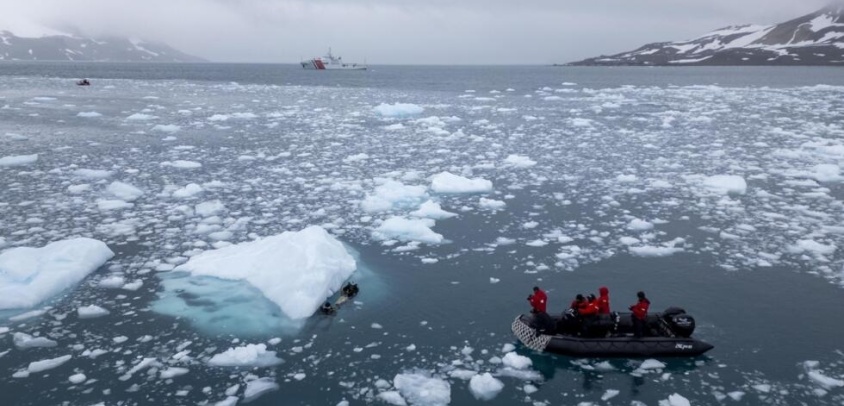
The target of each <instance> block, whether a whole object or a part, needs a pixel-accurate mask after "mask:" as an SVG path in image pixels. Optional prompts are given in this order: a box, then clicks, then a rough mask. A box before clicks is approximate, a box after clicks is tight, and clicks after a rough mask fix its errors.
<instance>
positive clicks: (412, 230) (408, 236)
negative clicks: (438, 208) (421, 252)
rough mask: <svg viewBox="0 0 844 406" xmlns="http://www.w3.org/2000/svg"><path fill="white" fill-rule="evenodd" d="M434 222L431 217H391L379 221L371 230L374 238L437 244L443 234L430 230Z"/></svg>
mask: <svg viewBox="0 0 844 406" xmlns="http://www.w3.org/2000/svg"><path fill="white" fill-rule="evenodd" d="M434 224H436V223H435V222H434V220H431V219H408V218H404V217H398V216H395V217H391V218H389V219H387V220H385V221H384V222H383V223H381V225H380V226H378V227H377V228H376V229H375V230H373V231H372V236H373V238H375V239H376V240H381V241H384V240H392V239H396V240H399V241H419V242H422V243H426V244H439V243H441V242H443V239H444V238H443V236H442V235H441V234H437V233H435V232H434V231H433V230H431V227H433V226H434Z"/></svg>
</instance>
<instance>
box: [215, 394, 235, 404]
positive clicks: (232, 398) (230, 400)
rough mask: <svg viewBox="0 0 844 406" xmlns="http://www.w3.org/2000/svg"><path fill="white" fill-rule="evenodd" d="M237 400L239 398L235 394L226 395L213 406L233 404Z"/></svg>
mask: <svg viewBox="0 0 844 406" xmlns="http://www.w3.org/2000/svg"><path fill="white" fill-rule="evenodd" d="M239 400H240V398H238V397H237V396H227V397H226V398H225V399H223V400H221V401H219V402H217V403H214V406H235V405H237V401H239Z"/></svg>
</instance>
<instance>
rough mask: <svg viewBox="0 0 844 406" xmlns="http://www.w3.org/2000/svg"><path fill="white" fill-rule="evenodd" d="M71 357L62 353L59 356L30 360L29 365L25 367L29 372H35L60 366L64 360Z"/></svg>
mask: <svg viewBox="0 0 844 406" xmlns="http://www.w3.org/2000/svg"><path fill="white" fill-rule="evenodd" d="M71 358H73V356H71V355H63V356H61V357H56V358H51V359H45V360H41V361H35V362H30V363H29V367H28V368H27V369H26V370H27V371H28V372H29V373H36V372H42V371H46V370H48V369H53V368H57V367H59V366H61V365H62V364H64V363H65V362H68V361H70V359H71Z"/></svg>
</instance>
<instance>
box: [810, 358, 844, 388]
mask: <svg viewBox="0 0 844 406" xmlns="http://www.w3.org/2000/svg"><path fill="white" fill-rule="evenodd" d="M819 365H820V363H819V362H817V361H805V362H803V367H804V368H805V369H806V376H807V377H809V380H810V381H812V382H813V383H815V384H817V385H818V386H820V387H821V388H823V389H825V390H830V389H833V388H837V387H844V380H841V379H836V378H832V377H830V376H827V375H824V373H823V372H821V371H820V370H818V366H819Z"/></svg>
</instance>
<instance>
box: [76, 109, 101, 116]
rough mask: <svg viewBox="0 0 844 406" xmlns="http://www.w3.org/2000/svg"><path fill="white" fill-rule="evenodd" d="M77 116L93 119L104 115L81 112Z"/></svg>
mask: <svg viewBox="0 0 844 406" xmlns="http://www.w3.org/2000/svg"><path fill="white" fill-rule="evenodd" d="M76 116H77V117H86V118H91V117H101V116H102V114H100V113H97V112H96V111H80V112H79V113H78V114H77V115H76Z"/></svg>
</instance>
